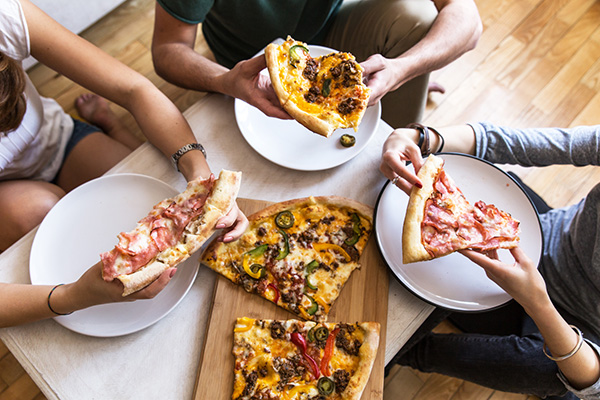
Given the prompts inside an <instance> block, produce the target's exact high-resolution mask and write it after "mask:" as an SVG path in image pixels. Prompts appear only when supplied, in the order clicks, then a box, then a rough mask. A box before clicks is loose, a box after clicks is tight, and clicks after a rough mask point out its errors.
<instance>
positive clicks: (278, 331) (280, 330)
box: [271, 321, 285, 339]
mask: <svg viewBox="0 0 600 400" xmlns="http://www.w3.org/2000/svg"><path fill="white" fill-rule="evenodd" d="M271 337H272V338H273V339H283V338H284V337H285V327H284V326H283V324H282V323H281V322H279V321H274V322H273V323H272V324H271Z"/></svg>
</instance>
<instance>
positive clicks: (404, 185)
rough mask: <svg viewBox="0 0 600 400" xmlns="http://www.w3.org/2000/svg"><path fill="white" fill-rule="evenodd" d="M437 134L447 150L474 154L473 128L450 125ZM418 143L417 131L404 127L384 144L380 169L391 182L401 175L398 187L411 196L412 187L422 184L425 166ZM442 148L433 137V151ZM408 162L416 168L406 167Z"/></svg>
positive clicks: (396, 131)
mask: <svg viewBox="0 0 600 400" xmlns="http://www.w3.org/2000/svg"><path fill="white" fill-rule="evenodd" d="M436 129H437V128H436ZM437 131H438V132H439V133H440V134H441V135H442V136H443V137H444V141H445V144H444V151H450V152H457V153H466V154H471V155H474V154H475V132H474V131H473V128H471V126H469V125H458V126H451V127H447V128H439V129H437ZM418 141H419V131H418V130H416V129H410V128H401V129H396V130H395V131H394V132H392V134H391V135H390V136H389V137H388V138H387V139H386V141H385V143H384V144H383V151H382V156H381V164H380V166H379V170H380V171H381V173H383V175H385V177H386V178H388V179H390V180H393V179H394V178H396V177H397V176H399V179H398V180H397V182H396V186H398V187H399V188H400V189H402V190H404V191H405V192H406V193H407V194H409V193H410V191H411V189H412V186H413V185H417V186H419V185H420V184H421V182H420V181H419V178H417V175H416V174H417V173H418V172H419V169H421V166H423V157H422V156H421V150H420V149H419V147H418V146H417V143H418ZM440 146H441V142H440V139H439V137H438V136H437V135H435V134H431V149H432V151H434V152H435V151H438V149H439V148H440ZM408 161H410V162H411V163H412V165H413V168H409V167H407V166H406V163H407V162H408ZM413 170H414V172H413Z"/></svg>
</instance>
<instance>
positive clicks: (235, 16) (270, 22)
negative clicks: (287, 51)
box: [157, 0, 342, 68]
mask: <svg viewBox="0 0 600 400" xmlns="http://www.w3.org/2000/svg"><path fill="white" fill-rule="evenodd" d="M157 1H158V3H159V4H160V5H161V6H162V8H163V9H164V10H165V11H167V12H168V13H169V14H171V15H172V16H173V17H175V18H177V19H178V20H180V21H183V22H185V23H188V24H198V23H202V32H203V33H204V37H205V38H206V41H207V43H208V45H209V46H210V48H211V50H212V51H213V52H214V54H215V57H216V59H217V62H219V63H220V64H222V65H225V66H226V67H228V68H231V67H233V66H234V65H235V64H236V63H237V62H238V61H241V60H245V59H248V58H251V57H252V56H254V55H255V54H256V53H258V52H259V51H260V50H262V49H263V48H264V47H265V46H266V45H267V44H269V43H270V42H272V41H273V40H275V39H277V38H282V39H285V38H286V37H287V36H288V35H290V36H292V37H293V38H294V39H296V40H301V41H303V42H307V43H313V44H317V43H320V42H321V40H323V38H324V36H325V34H326V33H327V29H328V27H329V23H330V22H331V21H332V17H333V16H335V14H336V13H337V11H338V9H339V7H340V5H341V4H342V0H157Z"/></svg>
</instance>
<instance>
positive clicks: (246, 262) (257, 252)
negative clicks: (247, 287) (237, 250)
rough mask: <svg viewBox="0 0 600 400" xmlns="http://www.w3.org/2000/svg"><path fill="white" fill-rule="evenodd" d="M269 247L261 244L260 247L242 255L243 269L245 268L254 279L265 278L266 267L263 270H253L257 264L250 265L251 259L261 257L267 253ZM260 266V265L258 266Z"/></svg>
mask: <svg viewBox="0 0 600 400" xmlns="http://www.w3.org/2000/svg"><path fill="white" fill-rule="evenodd" d="M268 247H269V245H268V244H261V245H260V246H258V247H256V248H254V249H252V250H250V251H247V252H245V253H244V254H243V255H242V267H244V271H245V272H246V273H247V274H248V275H249V276H250V277H251V278H253V279H260V278H263V277H264V273H265V270H264V267H263V268H254V269H253V268H252V267H253V266H254V265H255V264H252V265H251V264H250V259H252V258H255V257H258V256H261V255H263V254H264V253H265V251H267V248H268ZM258 265H260V264H258Z"/></svg>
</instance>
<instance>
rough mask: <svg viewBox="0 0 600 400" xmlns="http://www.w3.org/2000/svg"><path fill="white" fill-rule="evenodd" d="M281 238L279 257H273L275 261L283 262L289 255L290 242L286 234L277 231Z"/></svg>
mask: <svg viewBox="0 0 600 400" xmlns="http://www.w3.org/2000/svg"><path fill="white" fill-rule="evenodd" d="M279 233H280V234H281V236H283V248H282V249H279V255H278V256H277V257H275V259H276V260H283V259H284V258H285V257H286V256H287V255H288V254H290V240H289V238H288V235H287V233H285V232H284V231H282V230H281V229H280V230H279Z"/></svg>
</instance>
